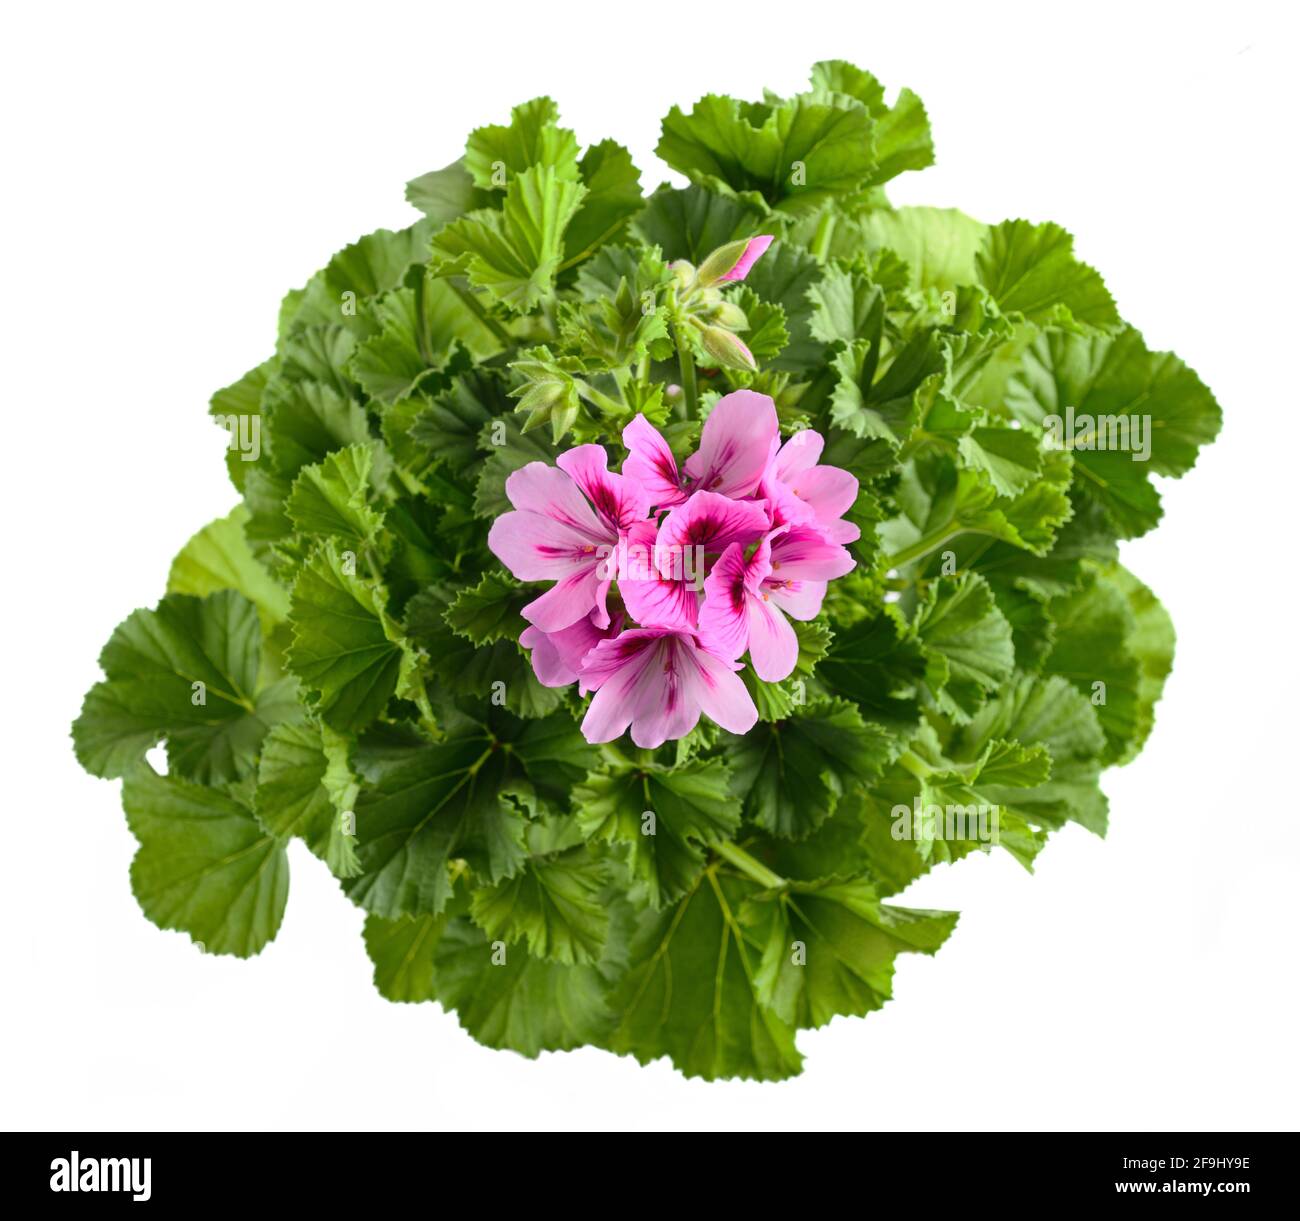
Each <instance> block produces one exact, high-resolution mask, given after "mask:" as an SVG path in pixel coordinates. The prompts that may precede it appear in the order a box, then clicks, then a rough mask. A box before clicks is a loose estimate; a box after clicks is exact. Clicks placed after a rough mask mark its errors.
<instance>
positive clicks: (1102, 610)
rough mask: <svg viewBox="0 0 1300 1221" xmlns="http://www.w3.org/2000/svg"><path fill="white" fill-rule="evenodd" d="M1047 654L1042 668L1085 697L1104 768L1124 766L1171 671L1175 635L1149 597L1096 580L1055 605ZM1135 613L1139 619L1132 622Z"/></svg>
mask: <svg viewBox="0 0 1300 1221" xmlns="http://www.w3.org/2000/svg"><path fill="white" fill-rule="evenodd" d="M1048 610H1049V613H1050V614H1051V616H1052V619H1053V621H1054V622H1055V624H1056V638H1055V641H1054V643H1053V647H1052V651H1051V653H1050V654H1049V655H1048V657H1047V660H1046V661H1045V662H1044V663H1043V668H1044V670H1045V671H1046V672H1047V673H1049V674H1059V675H1061V676H1062V677H1063V678H1066V679H1068V680H1069V681H1070V683H1072V684H1073V685H1074V687H1075V688H1076V689H1077V690H1078V691H1080V692H1081V693H1082V694H1083V695H1084V696H1086V697H1087V698H1088V699H1089V700H1090V701H1091V702H1092V705H1093V707H1094V709H1095V711H1096V713H1097V718H1098V720H1099V721H1100V722H1101V727H1102V729H1103V730H1104V731H1105V734H1106V751H1105V754H1104V756H1103V759H1104V762H1106V763H1124V762H1127V761H1128V760H1129V759H1131V758H1133V756H1134V755H1136V754H1137V752H1138V751H1139V750H1140V749H1141V748H1142V744H1143V743H1144V742H1145V741H1146V739H1147V737H1148V735H1149V734H1150V732H1151V728H1152V726H1153V724H1154V723H1155V703H1156V701H1157V700H1158V699H1159V697H1160V692H1161V689H1162V688H1163V685H1164V676H1165V675H1166V674H1167V673H1168V670H1169V667H1170V665H1171V664H1172V658H1173V646H1174V635H1173V626H1172V624H1171V623H1170V622H1169V618H1168V616H1167V615H1166V614H1165V612H1164V609H1163V608H1162V607H1161V606H1160V604H1159V603H1158V602H1156V601H1155V598H1154V596H1153V595H1152V594H1151V591H1150V590H1148V589H1146V587H1145V586H1143V585H1141V584H1140V583H1139V582H1137V581H1136V580H1135V579H1134V578H1132V577H1130V576H1128V575H1127V574H1125V575H1124V576H1123V577H1119V578H1118V580H1115V579H1112V578H1110V577H1108V576H1105V575H1102V574H1098V575H1095V576H1094V577H1093V578H1092V580H1090V581H1089V582H1088V583H1087V584H1085V585H1084V586H1083V587H1082V588H1081V589H1079V590H1077V591H1075V592H1074V593H1070V594H1066V595H1064V596H1062V597H1060V598H1055V599H1053V600H1052V602H1051V603H1050V604H1049V607H1048ZM1138 613H1141V615H1142V619H1141V620H1139V618H1138Z"/></svg>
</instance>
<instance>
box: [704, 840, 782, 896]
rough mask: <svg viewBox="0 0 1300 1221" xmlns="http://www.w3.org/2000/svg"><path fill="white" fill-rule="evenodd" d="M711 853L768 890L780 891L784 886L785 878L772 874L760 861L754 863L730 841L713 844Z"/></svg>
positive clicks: (746, 853)
mask: <svg viewBox="0 0 1300 1221" xmlns="http://www.w3.org/2000/svg"><path fill="white" fill-rule="evenodd" d="M713 851H714V852H716V853H717V854H718V855H719V856H720V857H722V859H723V860H724V861H726V862H727V863H728V864H731V865H734V866H735V867H736V868H737V869H739V870H740V872H741V873H743V874H744V875H745V876H746V877H747V878H752V879H753V880H754V881H755V882H757V883H758V884H759V885H760V886H762V887H765V888H766V889H768V890H780V889H781V887H783V886H784V885H785V884H786V881H785V878H783V877H782V876H781V875H780V874H779V873H773V872H772V871H771V870H770V869H769V868H768V867H767V866H766V865H764V864H763V863H762V862H761V861H756V860H755V859H754V858H753V857H752V856H750V855H749V853H748V852H746V851H745V850H744V849H743V848H741V847H738V846H737V845H736V844H733V843H731V841H730V840H724V841H723V842H722V843H720V844H714V845H713Z"/></svg>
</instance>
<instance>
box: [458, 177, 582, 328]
mask: <svg viewBox="0 0 1300 1221" xmlns="http://www.w3.org/2000/svg"><path fill="white" fill-rule="evenodd" d="M585 193H586V188H585V187H584V186H582V185H581V183H578V182H572V181H568V180H567V179H563V178H561V177H560V176H559V175H557V173H556V171H555V170H554V169H552V168H550V167H546V166H538V167H536V168H534V169H530V170H528V171H527V172H526V173H523V174H520V175H518V176H517V177H514V178H512V179H511V181H510V185H509V186H508V187H507V189H506V198H505V203H504V205H503V207H502V210H501V211H500V212H494V211H491V210H483V211H479V212H473V213H471V214H470V215H469V216H466V217H463V218H462V219H460V220H457V221H453V222H452V223H451V224H449V225H448V226H447V227H446V228H444V229H443V230H441V231H440V232H439V233H438V235H437V236H436V237H435V238H434V240H433V253H434V257H435V260H440V261H441V263H442V273H443V274H456V273H463V274H466V275H468V276H469V279H470V283H471V284H473V285H474V286H475V287H476V288H480V289H484V290H485V291H487V292H488V293H489V294H490V295H491V296H492V297H493V298H495V299H496V300H497V301H500V302H501V303H502V304H503V305H505V306H506V307H507V308H508V309H510V310H512V311H514V312H515V313H519V314H526V313H529V312H531V311H532V310H534V309H536V308H537V307H538V306H539V305H541V304H542V303H543V302H544V301H547V300H549V299H550V298H551V297H552V295H553V294H554V289H555V274H556V272H557V271H558V270H559V268H560V262H561V258H562V255H563V250H564V231H565V228H566V227H567V225H568V223H569V221H570V220H571V219H572V218H573V215H574V213H575V212H576V211H577V209H578V205H579V204H580V203H581V202H582V198H583V196H584V195H585Z"/></svg>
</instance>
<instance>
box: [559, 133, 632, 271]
mask: <svg viewBox="0 0 1300 1221" xmlns="http://www.w3.org/2000/svg"><path fill="white" fill-rule="evenodd" d="M579 171H580V173H581V175H582V183H583V185H584V186H585V187H586V188H587V194H586V196H585V197H584V199H583V201H582V206H581V207H580V208H579V209H578V211H577V212H576V213H575V214H574V217H573V220H572V221H571V222H570V224H569V227H568V229H566V230H565V233H564V262H565V265H566V266H569V267H572V266H574V265H576V264H578V263H581V262H582V261H583V260H584V259H587V258H589V257H590V256H591V255H593V254H595V253H596V251H597V250H599V249H600V248H601V247H602V246H604V245H605V244H606V243H608V242H613V241H617V240H618V239H619V237H620V236H621V234H622V233H623V230H624V229H625V228H626V227H627V223H628V221H629V220H631V218H632V217H633V216H635V215H636V214H637V213H638V212H639V211H640V210H641V206H642V203H643V202H644V201H643V200H642V198H641V171H640V170H638V169H637V168H636V166H635V165H633V164H632V154H631V153H629V152H628V151H627V149H625V148H624V147H623V146H622V145H621V144H619V143H618V142H617V141H614V140H602V141H601V142H600V143H599V144H593V145H592V146H591V147H590V148H589V149H587V151H586V152H585V153H584V154H583V156H582V161H581V162H580V164H579Z"/></svg>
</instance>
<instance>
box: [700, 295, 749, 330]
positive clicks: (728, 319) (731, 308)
mask: <svg viewBox="0 0 1300 1221" xmlns="http://www.w3.org/2000/svg"><path fill="white" fill-rule="evenodd" d="M709 316H710V317H711V318H712V319H713V321H714V322H716V323H717V324H718V325H719V326H720V327H723V328H725V329H726V330H728V331H747V330H749V318H748V317H747V316H746V314H745V311H744V310H743V309H741V308H740V306H738V305H737V304H736V303H735V302H734V301H719V302H718V304H717V305H716V306H715V307H714V308H713V309H712V310H710V311H709Z"/></svg>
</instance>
